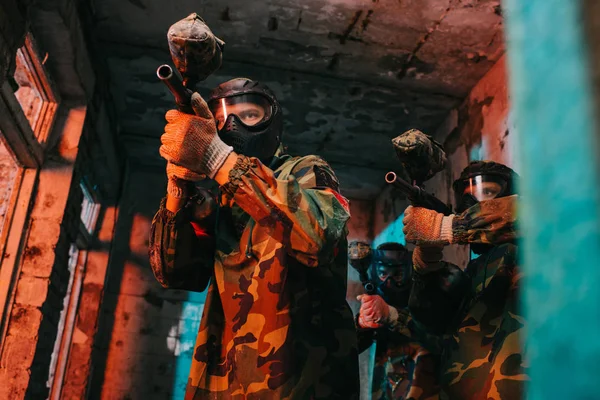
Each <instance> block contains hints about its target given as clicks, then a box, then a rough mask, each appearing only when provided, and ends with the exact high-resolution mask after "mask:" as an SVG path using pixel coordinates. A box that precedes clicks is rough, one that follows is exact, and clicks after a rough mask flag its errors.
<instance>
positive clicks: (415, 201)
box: [385, 129, 452, 215]
mask: <svg viewBox="0 0 600 400" xmlns="http://www.w3.org/2000/svg"><path fill="white" fill-rule="evenodd" d="M392 144H393V146H394V150H395V151H396V155H397V156H398V158H399V159H400V162H401V163H402V166H403V167H404V170H405V171H406V173H407V174H408V175H409V177H410V179H411V180H412V181H413V183H410V182H407V181H406V180H404V179H402V178H401V177H399V176H398V174H396V173H395V172H388V173H387V174H386V175H385V181H386V182H387V183H389V184H391V185H394V186H395V187H396V188H398V189H399V190H400V191H402V193H404V194H405V195H406V197H407V198H408V200H409V201H410V202H411V204H412V205H413V206H415V207H424V208H428V209H430V210H434V211H437V212H439V213H442V214H444V215H450V214H451V213H452V210H451V209H450V207H448V206H447V205H446V204H444V202H442V201H441V200H439V199H438V198H437V197H435V196H434V195H432V194H430V193H427V192H426V191H425V190H424V189H423V188H422V187H421V186H422V184H423V182H425V181H426V180H428V179H430V178H431V177H432V176H434V175H435V174H436V173H438V172H440V171H441V170H443V169H444V168H445V167H446V161H447V159H446V153H445V152H444V149H443V147H442V145H441V144H439V143H438V142H436V141H435V140H434V139H433V138H432V137H431V136H429V135H426V134H424V133H423V132H421V131H419V130H417V129H411V130H409V131H406V132H404V133H403V134H401V135H400V136H398V137H396V138H394V139H392Z"/></svg>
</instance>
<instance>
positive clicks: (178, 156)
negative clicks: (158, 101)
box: [160, 93, 233, 181]
mask: <svg viewBox="0 0 600 400" xmlns="http://www.w3.org/2000/svg"><path fill="white" fill-rule="evenodd" d="M191 103H192V108H193V109H194V112H195V113H196V115H190V114H186V113H183V112H181V111H178V110H169V111H167V114H166V115H165V118H166V120H167V125H166V126H165V133H164V134H163V135H162V136H161V137H160V141H161V143H162V146H160V155H161V156H162V157H163V158H164V159H165V160H167V162H168V163H169V164H172V165H173V166H175V167H180V168H174V167H173V166H171V167H169V166H167V174H171V175H170V176H169V178H170V179H171V177H174V178H178V179H184V180H188V181H198V180H200V179H201V175H206V176H208V177H209V178H211V179H213V178H214V177H215V175H216V174H217V171H218V170H219V168H221V166H222V165H223V163H224V162H225V160H226V159H227V157H228V156H229V154H230V153H231V152H232V151H233V147H231V146H228V145H226V144H225V143H224V142H223V141H222V140H221V138H219V135H218V134H217V127H216V125H215V120H214V118H213V115H212V114H211V112H210V110H209V109H208V105H207V104H206V102H205V101H204V99H203V98H202V96H200V95H199V94H198V93H194V94H193V95H192V101H191Z"/></svg>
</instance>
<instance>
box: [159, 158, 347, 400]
mask: <svg viewBox="0 0 600 400" xmlns="http://www.w3.org/2000/svg"><path fill="white" fill-rule="evenodd" d="M220 192H221V195H220V196H219V197H220V201H219V204H220V206H219V207H216V208H217V211H216V215H215V213H212V212H202V213H200V214H201V215H202V216H201V218H200V219H199V220H196V221H195V222H194V224H192V223H191V222H190V221H191V218H192V217H191V214H192V212H191V211H189V209H193V208H194V207H196V206H194V207H186V208H184V209H182V210H180V211H179V212H178V213H177V214H176V215H174V214H173V213H171V212H169V211H168V210H166V209H165V208H164V201H163V206H161V208H160V210H159V211H158V212H157V214H156V216H155V218H154V220H153V226H152V233H151V238H150V260H151V265H152V268H153V271H154V274H155V276H156V278H157V280H158V281H159V282H160V283H161V284H162V285H163V286H164V287H167V288H184V289H188V290H195V291H203V290H204V289H205V288H206V286H207V284H208V286H209V287H208V294H207V299H206V304H205V308H204V314H203V316H202V321H201V324H200V329H199V332H198V337H197V341H196V347H195V351H194V356H193V360H192V367H191V371H190V376H189V381H188V387H187V391H186V396H185V398H186V399H233V400H237V399H248V400H250V399H256V400H258V399H260V400H271V399H272V400H275V399H357V398H358V384H359V377H358V354H357V343H356V332H355V327H354V322H353V316H352V312H351V310H350V308H349V306H348V304H347V303H346V283H347V282H346V280H347V275H346V274H347V251H346V246H347V241H346V234H347V230H346V222H347V220H348V218H349V216H350V215H349V210H348V202H347V200H346V199H344V198H343V197H342V196H341V195H340V194H339V191H338V181H337V178H336V176H335V174H334V173H333V171H332V170H331V168H330V167H329V165H327V163H325V162H324V161H323V160H322V159H320V158H318V157H315V156H306V157H295V158H292V157H290V156H288V155H281V154H280V153H279V154H278V155H277V157H276V158H275V160H274V162H272V163H271V165H270V168H269V167H266V166H265V165H263V164H262V163H261V162H260V161H258V160H257V159H255V158H248V157H245V156H241V155H240V156H239V157H238V159H237V162H236V165H235V167H234V168H233V170H232V171H231V173H230V180H229V182H228V183H227V184H225V185H223V186H222V187H221V188H220ZM204 193H206V192H204ZM192 203H197V201H194V202H190V204H192ZM200 203H202V202H201V201H200ZM203 204H210V202H208V201H204V203H203ZM186 210H188V211H186ZM196 215H198V213H196ZM209 282H210V283H209Z"/></svg>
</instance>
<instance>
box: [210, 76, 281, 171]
mask: <svg viewBox="0 0 600 400" xmlns="http://www.w3.org/2000/svg"><path fill="white" fill-rule="evenodd" d="M208 106H209V108H210V110H211V112H212V114H213V116H214V117H215V121H216V123H217V129H218V131H219V137H220V138H221V139H222V140H223V141H224V142H225V143H227V144H228V145H230V146H232V147H233V149H234V151H235V152H236V153H239V154H243V155H245V156H248V157H256V158H258V159H260V160H261V161H262V162H263V163H268V161H269V160H270V159H271V158H272V157H273V155H274V154H275V152H276V151H277V148H278V147H279V144H280V143H281V134H282V128H283V114H282V112H281V107H280V106H279V103H278V102H277V99H276V98H275V95H274V94H273V93H272V92H271V91H270V90H269V88H267V87H266V86H265V85H263V84H260V83H258V82H254V81H252V80H249V79H245V78H237V79H233V80H231V81H228V82H225V83H223V84H221V85H219V86H218V87H217V88H216V89H215V90H213V91H212V93H211V94H210V97H209V99H208Z"/></svg>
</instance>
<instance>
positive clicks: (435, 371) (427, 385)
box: [406, 348, 440, 400]
mask: <svg viewBox="0 0 600 400" xmlns="http://www.w3.org/2000/svg"><path fill="white" fill-rule="evenodd" d="M413 358H414V360H415V367H414V369H413V375H412V382H411V384H410V389H409V391H408V393H407V394H406V400H436V399H439V398H440V397H439V394H440V382H439V375H440V356H439V354H432V353H430V352H429V351H427V350H426V349H424V348H418V349H417V351H416V354H415V355H414V356H413Z"/></svg>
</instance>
